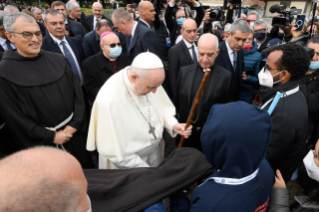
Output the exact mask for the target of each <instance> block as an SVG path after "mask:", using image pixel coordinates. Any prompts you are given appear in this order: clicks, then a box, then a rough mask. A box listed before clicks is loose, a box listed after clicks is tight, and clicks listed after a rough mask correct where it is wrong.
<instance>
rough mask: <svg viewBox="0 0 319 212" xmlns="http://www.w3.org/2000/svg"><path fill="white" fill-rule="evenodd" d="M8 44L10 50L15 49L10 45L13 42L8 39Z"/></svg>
mask: <svg viewBox="0 0 319 212" xmlns="http://www.w3.org/2000/svg"><path fill="white" fill-rule="evenodd" d="M6 44H7V48H8V49H9V50H12V49H13V48H12V46H11V45H10V44H11V41H9V40H8V39H7V40H6Z"/></svg>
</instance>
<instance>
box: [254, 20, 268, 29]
mask: <svg viewBox="0 0 319 212" xmlns="http://www.w3.org/2000/svg"><path fill="white" fill-rule="evenodd" d="M263 24H265V26H266V29H267V23H266V21H264V20H263V19H258V20H257V21H255V23H254V27H255V26H259V25H263Z"/></svg>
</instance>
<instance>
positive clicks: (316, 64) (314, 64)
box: [309, 61, 319, 70]
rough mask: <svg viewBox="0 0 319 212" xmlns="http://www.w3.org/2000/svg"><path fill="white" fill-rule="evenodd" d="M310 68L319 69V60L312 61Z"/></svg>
mask: <svg viewBox="0 0 319 212" xmlns="http://www.w3.org/2000/svg"><path fill="white" fill-rule="evenodd" d="M309 69H310V70H317V69H319V61H311V63H310V66H309Z"/></svg>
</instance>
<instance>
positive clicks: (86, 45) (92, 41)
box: [82, 19, 112, 58]
mask: <svg viewBox="0 0 319 212" xmlns="http://www.w3.org/2000/svg"><path fill="white" fill-rule="evenodd" d="M105 31H112V26H111V25H110V22H109V21H108V20H105V19H102V20H100V21H98V22H97V24H96V29H95V30H94V31H92V32H89V33H88V34H86V35H85V36H84V40H83V43H82V46H83V50H84V54H85V57H86V58H89V57H91V56H92V55H95V54H96V53H98V52H99V51H101V48H100V36H101V35H102V33H103V32H105Z"/></svg>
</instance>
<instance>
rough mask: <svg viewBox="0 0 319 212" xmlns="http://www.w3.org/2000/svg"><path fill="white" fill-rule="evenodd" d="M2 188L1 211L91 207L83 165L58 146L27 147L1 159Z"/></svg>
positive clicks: (0, 187)
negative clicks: (56, 147) (87, 195)
mask: <svg viewBox="0 0 319 212" xmlns="http://www.w3.org/2000/svg"><path fill="white" fill-rule="evenodd" d="M0 189H1V191H2V192H0V211H4V210H3V209H4V208H6V209H7V208H9V210H5V211H39V212H40V211H50V212H51V211H52V212H53V211H63V212H64V211H65V212H66V211H74V212H77V211H85V210H87V209H89V203H88V199H87V197H86V192H87V182H86V179H85V176H84V174H83V171H82V168H81V165H80V164H79V162H78V161H77V160H76V159H75V158H74V157H73V156H72V155H70V154H69V153H66V152H63V151H61V150H57V149H55V148H48V147H41V148H33V149H28V150H24V151H21V152H18V153H15V154H13V155H11V156H8V157H7V158H4V159H2V160H1V161H0ZM48 191H50V192H48Z"/></svg>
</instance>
